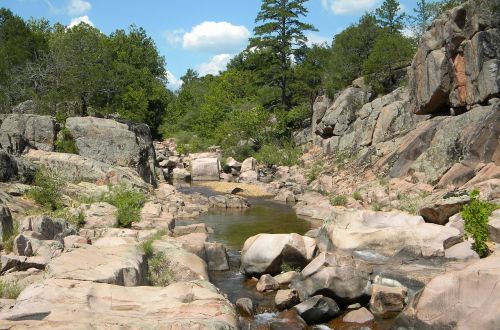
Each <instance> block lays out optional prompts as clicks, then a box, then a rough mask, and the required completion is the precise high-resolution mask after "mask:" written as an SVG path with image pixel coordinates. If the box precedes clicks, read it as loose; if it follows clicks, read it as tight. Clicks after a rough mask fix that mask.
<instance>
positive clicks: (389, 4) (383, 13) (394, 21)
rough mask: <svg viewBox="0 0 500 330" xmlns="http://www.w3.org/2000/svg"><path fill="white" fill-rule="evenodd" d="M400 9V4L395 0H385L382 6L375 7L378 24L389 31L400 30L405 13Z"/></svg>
mask: <svg viewBox="0 0 500 330" xmlns="http://www.w3.org/2000/svg"><path fill="white" fill-rule="evenodd" d="M400 11H401V6H400V4H399V2H398V1H397V0H385V1H384V2H383V3H382V6H380V7H379V8H377V9H375V16H376V18H377V22H378V24H379V25H380V26H381V27H382V28H384V29H388V30H389V31H391V32H395V31H400V30H401V29H402V28H403V24H404V19H405V14H404V13H400Z"/></svg>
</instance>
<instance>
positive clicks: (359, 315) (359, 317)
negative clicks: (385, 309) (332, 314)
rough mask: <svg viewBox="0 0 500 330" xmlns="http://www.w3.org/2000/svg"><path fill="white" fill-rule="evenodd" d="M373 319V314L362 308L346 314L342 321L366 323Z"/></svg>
mask: <svg viewBox="0 0 500 330" xmlns="http://www.w3.org/2000/svg"><path fill="white" fill-rule="evenodd" d="M373 319H374V317H373V314H372V313H370V311H369V310H367V309H366V308H364V307H362V308H359V309H357V310H353V311H351V312H349V313H347V315H346V316H344V318H343V319H342V320H343V321H344V322H349V323H360V324H363V323H366V322H370V321H372V320H373Z"/></svg>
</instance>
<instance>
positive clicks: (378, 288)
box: [370, 284, 407, 318]
mask: <svg viewBox="0 0 500 330" xmlns="http://www.w3.org/2000/svg"><path fill="white" fill-rule="evenodd" d="M406 295H407V290H406V289H405V288H400V287H389V286H383V285H379V284H374V285H373V286H372V296H371V298H370V310H371V311H372V313H373V314H374V315H375V316H378V317H382V318H390V317H393V316H395V315H397V314H398V313H399V312H401V311H402V310H403V308H404V306H405V298H406Z"/></svg>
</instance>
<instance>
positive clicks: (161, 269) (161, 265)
mask: <svg viewBox="0 0 500 330" xmlns="http://www.w3.org/2000/svg"><path fill="white" fill-rule="evenodd" d="M148 279H149V284H150V285H152V286H168V285H169V284H171V283H172V282H174V280H175V277H174V273H173V272H172V270H171V269H170V263H169V262H168V260H167V258H166V257H165V254H164V253H163V252H158V253H155V254H154V255H153V256H152V257H151V258H150V259H149V260H148Z"/></svg>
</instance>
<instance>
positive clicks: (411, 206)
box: [397, 193, 420, 214]
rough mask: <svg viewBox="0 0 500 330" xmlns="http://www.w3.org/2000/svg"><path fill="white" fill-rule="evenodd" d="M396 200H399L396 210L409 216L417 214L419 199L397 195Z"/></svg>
mask: <svg viewBox="0 0 500 330" xmlns="http://www.w3.org/2000/svg"><path fill="white" fill-rule="evenodd" d="M397 198H398V200H399V207H398V209H400V210H401V211H405V212H408V213H410V214H417V211H418V208H419V201H420V198H419V197H416V196H410V195H403V194H400V193H398V195H397Z"/></svg>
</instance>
